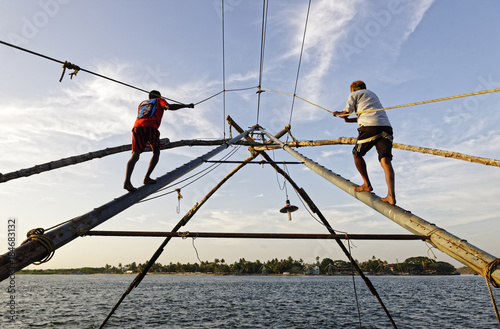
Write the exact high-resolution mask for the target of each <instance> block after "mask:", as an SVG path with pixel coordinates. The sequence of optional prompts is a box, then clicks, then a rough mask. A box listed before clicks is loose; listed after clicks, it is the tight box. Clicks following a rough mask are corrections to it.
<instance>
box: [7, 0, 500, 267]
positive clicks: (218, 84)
mask: <svg viewBox="0 0 500 329" xmlns="http://www.w3.org/2000/svg"><path fill="white" fill-rule="evenodd" d="M308 3H309V2H308V1H306V0H294V1H288V0H287V1H285V0H270V1H269V4H268V12H267V21H266V22H267V24H266V33H265V47H264V56H263V61H262V63H263V64H262V70H260V67H261V49H262V48H261V40H262V38H261V36H262V25H263V24H262V18H263V4H262V2H261V1H242V0H232V1H229V0H227V1H225V2H224V15H222V10H221V1H219V0H213V1H212V0H183V1H181V0H178V1H174V0H171V1H140V2H139V1H117V0H115V1H77V0H64V1H63V0H39V1H23V2H21V1H3V2H1V3H0V11H1V12H2V13H3V17H2V20H0V40H3V41H5V42H9V43H13V44H16V45H18V46H21V47H23V48H27V49H29V50H31V51H34V52H37V53H41V54H43V55H45V56H48V57H51V58H54V59H57V60H62V61H69V62H71V63H74V64H77V65H79V66H80V67H82V68H84V69H86V70H89V71H92V72H96V73H99V74H102V75H105V76H108V77H110V78H113V79H116V80H119V81H123V82H125V83H127V84H130V85H133V86H136V87H138V88H140V89H144V90H152V89H158V90H160V91H161V93H162V95H163V96H165V97H167V98H170V99H172V100H175V101H178V102H183V103H191V102H192V103H197V105H196V107H195V108H194V109H182V110H179V111H176V112H166V113H165V115H164V118H163V122H162V125H161V128H160V133H161V137H162V138H163V137H168V138H170V140H171V141H178V140H183V139H221V138H224V137H228V136H229V134H230V131H229V128H228V126H227V123H226V122H225V120H224V117H225V116H226V115H230V116H231V117H232V118H233V119H234V120H235V121H236V122H237V123H238V124H239V125H240V126H241V127H244V128H247V127H250V126H253V125H255V124H257V123H258V124H259V125H261V126H262V127H264V128H265V129H266V130H267V131H269V132H270V133H273V134H276V133H277V132H278V131H280V130H281V129H282V128H283V127H284V126H285V125H286V124H288V123H291V126H292V133H293V136H294V137H295V138H297V139H298V140H322V139H334V138H338V137H355V136H356V134H357V131H356V128H357V126H356V124H353V123H350V124H349V123H345V122H344V121H343V120H341V119H338V118H334V117H333V116H332V115H331V114H330V113H328V112H327V111H324V110H323V109H322V108H324V109H328V110H329V111H337V110H342V109H343V108H344V106H345V103H346V100H347V97H348V95H349V85H350V84H351V82H352V81H354V80H363V81H365V82H366V85H367V87H368V89H370V90H372V91H374V92H375V93H376V94H377V95H378V96H379V98H380V100H381V103H382V104H383V105H384V106H386V107H388V106H396V105H401V104H408V103H413V102H418V101H424V100H430V99H436V98H441V97H447V96H453V95H459V94H464V93H469V92H475V91H480V90H487V89H493V88H499V87H500V66H499V65H498V58H500V33H499V32H500V25H499V23H498V17H499V15H500V2H498V1H496V0H484V1H465V0H461V1H452V0H441V1H430V0H422V1H413V0H411V1H410V0H408V1H404V0H400V1H398V0H394V1H363V0H355V1H353V0H338V1H326V0H312V1H311V7H310V13H309V19H308V24H307V30H306V33H305V39H304V40H305V42H304V45H303V49H302V40H303V37H304V27H305V23H306V16H307V15H306V14H307V9H308ZM223 16H224V19H222V17H223ZM223 23H224V34H223V33H222V26H223ZM223 41H224V42H223ZM223 46H224V47H223ZM301 54H302V57H301ZM300 58H301V61H300V70H298V68H299V59H300ZM223 67H224V68H225V70H223ZM0 70H1V72H2V74H1V76H2V79H0V96H1V97H0V125H1V129H2V131H3V138H2V139H1V140H0V152H1V153H2V156H1V159H0V172H1V173H8V172H12V171H16V170H19V169H23V168H29V167H32V166H34V165H37V164H42V163H46V162H49V161H54V160H58V159H61V158H65V157H69V156H74V155H78V154H83V153H87V152H91V151H97V150H101V149H105V148H107V147H114V146H120V145H124V144H130V143H131V128H132V125H133V123H134V120H135V116H136V111H137V105H138V104H139V103H140V102H141V101H142V100H144V99H146V98H147V94H146V93H144V92H142V91H139V90H136V89H132V88H130V87H127V86H124V85H121V84H117V83H114V82H112V81H109V80H106V79H102V78H99V77H97V76H94V75H91V74H88V73H86V72H82V71H81V72H79V73H78V74H77V75H76V76H75V77H73V78H72V79H70V77H69V76H68V75H67V73H69V72H68V71H67V72H66V75H65V77H64V79H63V80H62V82H59V78H60V76H61V72H62V68H61V65H60V64H58V63H56V62H53V61H50V60H47V59H45V58H41V57H37V56H34V55H32V54H29V53H25V52H21V51H19V50H14V49H12V48H10V47H7V46H4V45H0ZM224 73H225V74H224ZM297 76H298V78H297ZM259 80H261V81H262V87H263V88H266V89H268V90H266V91H265V92H263V93H261V94H260V100H259V97H258V94H257V93H256V91H257V88H256V86H258V85H259ZM224 83H225V86H226V89H227V90H232V89H244V88H250V89H247V90H243V91H232V92H227V93H226V94H225V102H224V98H223V96H222V95H218V96H216V97H213V98H211V99H209V100H206V101H204V100H205V99H207V98H208V97H210V96H212V95H215V94H217V93H218V92H220V91H222V90H223V84H224ZM295 86H297V91H296V94H297V95H298V96H300V97H302V98H304V99H306V100H308V101H309V102H311V103H313V104H316V105H318V106H314V105H312V104H310V103H307V102H304V101H302V100H300V99H296V100H295V101H293V97H291V96H289V95H285V94H282V93H287V94H293V93H294V89H295ZM273 91H279V92H281V93H276V92H273ZM499 101H500V94H499V93H491V94H485V95H481V96H472V97H468V98H460V99H455V100H450V101H444V102H437V103H432V104H426V105H419V106H412V107H406V108H401V109H393V110H389V111H387V114H388V116H389V118H390V120H391V123H392V126H393V129H394V138H395V142H397V143H402V144H409V145H415V146H422V147H430V148H437V149H443V150H448V151H456V152H461V153H465V154H469V155H474V156H480V157H486V158H493V159H500V149H499V147H498V145H500V128H499V125H498V122H499V119H500V111H499V107H500V106H499V105H498V104H499V103H500V102H499ZM224 103H225V106H224ZM232 132H233V133H234V130H233V131H232ZM285 139H286V138H282V140H285ZM210 149H212V148H211V147H199V146H196V147H182V148H174V149H168V150H164V151H162V153H161V156H160V162H159V164H158V166H157V167H156V169H155V171H154V172H153V177H158V176H161V175H164V174H165V173H167V172H169V171H171V170H173V169H175V168H177V167H179V166H181V165H182V164H184V163H187V162H188V161H190V160H191V159H193V158H194V157H197V156H200V155H202V154H204V153H206V152H208V151H209V150H210ZM351 150H352V146H351V145H330V146H321V147H313V148H311V147H310V148H300V149H298V151H299V152H300V153H302V154H303V155H305V156H307V157H309V158H311V159H313V160H314V161H317V162H319V163H321V164H322V165H323V166H325V167H326V168H328V169H330V170H332V171H333V172H335V173H337V174H339V175H341V176H342V177H344V178H346V179H349V180H351V181H352V182H354V183H357V184H360V183H361V177H360V176H359V174H358V173H357V171H356V169H355V167H354V163H353V159H352V155H351ZM231 151H236V152H235V154H234V155H232V157H231V158H230V160H233V161H239V160H243V159H244V158H246V157H247V156H248V155H249V152H248V149H247V148H246V147H240V148H237V147H231V148H230V149H228V150H227V151H225V152H223V153H222V154H220V155H219V156H218V157H216V159H220V158H222V157H223V156H225V155H227V154H229V152H231ZM130 155H131V153H130V152H123V153H119V154H116V155H112V156H108V157H104V158H101V159H95V160H92V161H88V162H85V163H82V164H78V165H74V166H68V167H64V168H61V169H57V170H53V171H50V172H45V173H41V174H38V175H33V176H30V177H25V178H19V179H15V180H11V181H8V182H5V183H2V184H1V185H0V223H3V224H0V245H1V246H2V248H4V250H5V252H6V251H7V225H8V220H9V219H11V218H15V219H16V230H17V239H18V243H20V242H21V240H23V239H24V236H25V232H27V231H28V230H30V229H33V228H37V227H42V228H45V229H48V228H50V227H52V226H54V225H57V224H59V223H62V222H64V221H67V220H69V219H72V218H74V217H77V216H80V215H83V214H85V213H87V212H89V211H91V210H92V209H94V208H96V207H98V206H101V205H103V204H105V203H107V202H109V201H111V200H113V199H114V198H117V197H119V196H121V195H123V194H124V193H126V191H125V190H124V189H123V188H122V186H123V181H124V176H125V166H126V162H127V161H128V159H129V158H130ZM269 155H270V156H271V157H273V158H274V159H275V160H276V161H280V162H282V161H296V159H295V158H293V157H291V156H290V155H289V154H288V153H286V152H285V151H283V150H276V151H272V152H269ZM393 155H394V159H393V166H394V169H395V173H396V194H397V201H398V206H400V207H402V208H404V209H406V210H409V211H411V212H412V213H413V214H415V215H417V216H419V217H421V218H423V219H425V220H426V221H428V222H431V223H434V224H436V225H437V226H439V227H441V228H444V229H445V230H447V231H448V232H450V233H452V234H454V235H456V236H458V237H460V238H462V239H465V240H467V241H468V242H469V243H471V244H473V245H475V246H476V247H478V248H480V249H483V250H485V251H486V252H488V253H490V254H492V255H494V256H496V257H498V255H499V254H500V240H499V239H498V235H499V234H500V222H499V220H498V201H496V200H497V196H496V195H497V194H498V193H499V192H500V187H499V186H498V183H497V182H498V181H499V179H500V169H499V168H497V167H491V166H483V165H480V164H475V163H469V162H464V161H460V160H454V159H447V158H442V157H437V156H432V155H425V154H419V153H412V152H408V151H402V150H397V149H395V150H394V151H393ZM150 156H151V155H150V154H149V153H145V154H143V155H142V156H141V158H140V160H139V162H138V164H137V166H136V168H135V170H134V173H133V176H132V182H133V184H134V185H136V186H139V185H140V184H141V182H142V179H143V176H144V174H145V172H146V169H147V165H148V162H149V159H150ZM258 159H259V158H258ZM366 161H367V164H368V172H369V175H370V178H371V180H372V183H373V185H374V193H375V194H377V195H379V196H381V197H383V196H385V195H386V193H387V187H386V184H385V180H384V175H383V171H382V168H381V166H380V165H379V164H378V160H377V154H376V151H375V150H372V151H370V152H369V153H368V154H367V156H366ZM207 166H208V165H205V166H203V167H200V168H199V169H197V170H195V172H199V171H200V170H201V169H204V168H206V167H207ZM234 166H235V164H222V165H220V166H218V167H217V168H216V169H215V170H213V171H212V172H210V174H208V175H206V176H204V177H202V178H199V179H196V180H194V179H192V180H193V182H192V184H190V185H188V186H185V187H184V185H185V184H186V183H180V184H179V185H177V186H172V187H171V188H169V189H168V190H167V191H169V192H172V191H173V190H174V189H175V188H178V187H182V189H181V194H182V196H183V198H182V199H181V200H180V201H179V200H178V199H177V194H176V193H170V194H167V195H165V196H163V197H160V198H157V199H154V200H151V201H147V202H143V203H139V204H136V205H134V206H132V207H130V208H129V209H127V210H125V211H123V212H121V213H120V214H118V215H117V216H115V217H113V218H111V219H109V220H108V221H106V222H105V223H103V224H102V225H100V226H98V227H97V228H96V229H99V230H133V231H141V230H144V231H171V230H172V228H173V227H174V226H175V225H176V224H177V222H178V221H179V220H180V219H181V218H182V217H183V216H184V214H185V213H186V212H187V211H188V210H189V209H190V208H191V207H192V206H193V205H194V204H195V203H196V202H198V201H199V200H200V199H201V198H202V197H203V196H204V195H205V194H206V193H207V192H208V191H209V190H210V189H211V188H212V187H213V186H214V185H215V184H216V183H217V182H219V181H220V180H221V179H222V178H223V177H224V176H225V175H226V174H227V173H228V172H229V171H231V170H232V168H234ZM285 169H286V170H287V172H289V174H290V176H291V177H292V178H293V179H294V181H295V182H296V183H297V185H299V186H301V187H303V188H304V189H305V191H306V192H307V193H308V194H309V195H310V197H311V198H312V200H313V201H314V202H315V204H316V205H317V206H318V208H319V209H320V210H321V211H322V213H323V214H324V215H325V217H326V218H327V219H328V221H329V222H330V224H331V226H332V227H333V228H334V229H335V230H336V231H338V232H348V233H351V234H354V233H357V234H383V233H387V234H406V233H408V232H407V231H406V230H405V229H403V228H402V227H400V226H399V225H397V224H396V223H394V222H392V221H391V220H390V219H388V218H386V217H384V216H383V215H381V214H379V213H378V212H376V211H374V210H372V209H371V208H369V207H367V206H366V205H365V204H363V203H361V202H360V201H358V200H356V199H354V198H352V197H351V196H350V195H348V194H346V193H345V192H343V191H342V190H340V189H339V188H337V187H336V186H334V185H332V184H331V183H329V182H328V181H326V180H324V179H323V178H321V177H320V176H319V175H317V174H315V173H314V172H312V171H311V170H309V169H307V168H306V167H304V166H302V165H296V164H289V165H286V168H285ZM287 196H288V198H289V199H290V202H291V203H292V204H294V205H297V206H298V207H299V210H298V211H297V212H295V213H293V215H292V221H288V220H287V217H286V215H284V214H282V213H280V212H279V209H281V208H282V207H283V206H284V205H285V201H286V198H287ZM182 230H185V231H190V232H241V233H252V232H263V233H266V232H270V233H271V232H272V233H327V231H326V229H325V228H324V227H323V226H322V225H320V224H319V223H318V222H317V221H316V220H314V218H312V217H311V215H310V214H309V213H308V211H307V210H306V209H305V207H304V205H303V204H302V203H301V201H300V199H299V197H298V196H297V194H296V193H295V192H294V191H293V189H292V188H291V186H290V185H289V184H284V180H283V178H282V177H278V176H277V175H276V173H275V171H274V170H273V169H272V168H271V167H269V166H264V168H261V166H259V165H253V164H252V165H247V166H245V167H244V168H243V169H242V170H240V171H239V172H238V173H237V174H236V175H235V176H234V177H233V178H232V179H230V180H229V181H228V182H227V183H226V184H225V185H224V186H223V187H222V188H221V189H220V190H219V191H218V192H217V193H216V194H215V195H214V196H213V197H212V198H210V199H209V201H208V202H207V203H206V204H205V205H204V206H203V207H202V208H201V209H200V210H199V211H198V213H197V214H196V215H195V216H194V217H193V218H192V219H191V221H190V222H189V223H188V225H186V226H185V227H183V229H182ZM162 241H163V239H162V238H135V237H134V238H123V237H83V238H78V239H75V240H73V241H72V242H70V243H69V244H67V245H65V246H64V247H62V248H60V249H58V250H57V251H56V253H55V256H54V258H53V259H52V260H50V262H49V263H46V264H43V265H40V266H34V265H31V266H29V268H75V267H85V266H104V265H105V264H110V265H112V266H117V265H118V264H120V263H121V264H123V265H125V264H130V263H132V262H136V263H144V262H145V261H146V260H148V259H149V258H150V257H151V256H152V255H153V253H154V252H155V251H156V249H157V248H158V246H159V245H160V244H161V242H162ZM351 247H352V250H351V251H352V254H353V257H354V258H355V259H357V260H359V261H365V260H368V259H371V258H372V256H375V257H376V258H380V259H382V260H387V261H388V262H389V263H391V262H403V261H404V260H405V259H407V258H409V257H413V256H427V257H430V258H432V259H435V260H436V261H445V262H449V263H451V264H453V265H454V266H457V267H458V266H461V265H462V264H461V263H459V262H457V261H455V260H454V259H452V258H451V257H449V256H447V255H446V254H444V253H442V252H441V251H439V250H437V249H435V248H431V246H430V245H429V244H426V243H424V242H422V241H360V240H356V241H352V243H351ZM197 254H198V256H197ZM289 256H291V257H292V258H294V259H303V261H304V262H308V263H312V262H315V261H316V258H317V257H320V259H323V258H326V257H328V258H332V259H343V260H345V259H346V258H345V256H344V254H343V253H342V251H341V250H340V248H339V247H338V245H337V244H336V243H335V242H334V241H307V240H253V239H252V240H237V239H201V238H198V239H194V240H193V239H192V238H187V239H172V241H171V242H170V243H169V244H168V246H167V247H166V249H165V251H164V253H163V254H162V256H161V257H160V258H159V260H158V261H159V262H160V263H162V264H168V263H170V262H173V263H176V262H181V263H195V262H199V261H200V260H201V261H213V260H214V259H215V258H217V259H224V260H225V261H226V263H232V262H234V261H238V260H239V259H240V258H244V259H246V260H252V261H255V260H261V261H266V260H270V259H274V258H278V259H282V258H288V257H289ZM198 257H199V258H198Z"/></svg>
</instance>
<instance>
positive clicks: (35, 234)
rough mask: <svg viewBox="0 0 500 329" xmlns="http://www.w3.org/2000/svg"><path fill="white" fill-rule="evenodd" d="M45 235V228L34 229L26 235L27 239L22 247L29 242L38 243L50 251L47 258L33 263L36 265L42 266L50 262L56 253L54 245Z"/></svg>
mask: <svg viewBox="0 0 500 329" xmlns="http://www.w3.org/2000/svg"><path fill="white" fill-rule="evenodd" d="M44 233H45V230H44V229H43V228H35V229H32V230H30V231H28V233H26V236H27V239H26V240H24V241H23V243H21V245H23V244H25V243H27V242H29V241H38V242H39V243H41V244H42V246H44V247H45V249H47V251H48V254H47V256H45V258H43V259H42V260H40V261H37V262H33V264H34V265H40V264H43V263H46V262H48V261H49V260H51V259H52V257H53V256H54V254H55V252H56V247H55V246H54V243H53V242H52V240H51V239H49V238H48V237H47V236H45V235H43V234H44Z"/></svg>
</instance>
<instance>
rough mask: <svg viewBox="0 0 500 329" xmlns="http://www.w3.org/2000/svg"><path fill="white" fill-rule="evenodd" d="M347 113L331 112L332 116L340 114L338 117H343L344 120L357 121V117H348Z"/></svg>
mask: <svg viewBox="0 0 500 329" xmlns="http://www.w3.org/2000/svg"><path fill="white" fill-rule="evenodd" d="M348 114H349V113H347V112H346V111H335V112H333V116H335V117H336V116H340V115H342V116H341V117H340V118H342V119H344V121H345V122H358V118H349V115H348Z"/></svg>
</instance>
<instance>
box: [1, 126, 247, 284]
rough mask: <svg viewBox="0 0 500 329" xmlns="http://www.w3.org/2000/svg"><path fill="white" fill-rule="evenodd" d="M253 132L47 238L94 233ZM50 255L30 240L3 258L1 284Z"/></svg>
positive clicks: (55, 240) (57, 241)
mask: <svg viewBox="0 0 500 329" xmlns="http://www.w3.org/2000/svg"><path fill="white" fill-rule="evenodd" d="M253 130H255V128H252V129H250V130H247V131H245V132H243V133H242V134H240V135H238V136H237V137H235V138H233V139H231V140H229V141H228V142H227V143H225V144H224V145H221V146H219V147H216V148H215V149H213V150H212V151H210V152H207V153H206V154H204V155H202V156H200V157H198V158H196V159H193V160H191V161H190V162H188V163H186V164H184V165H182V166H181V167H179V168H176V169H174V170H173V171H171V172H168V173H167V174H165V175H163V176H160V177H158V178H157V179H156V184H150V185H144V186H141V187H140V188H138V189H137V191H135V192H131V193H127V194H125V195H123V196H121V197H119V198H117V199H114V200H113V201H111V202H108V203H106V204H105V205H103V206H100V207H98V208H95V209H94V210H92V211H90V212H88V213H86V214H84V215H82V216H79V217H76V218H74V219H72V220H71V221H69V222H68V223H66V224H64V225H62V226H59V227H58V228H55V229H53V230H51V231H50V232H47V233H45V234H44V235H43V236H44V239H45V240H50V241H51V242H52V244H53V246H54V250H55V249H58V248H60V247H62V246H64V245H65V244H66V243H68V242H70V241H72V240H74V239H76V238H77V237H79V236H81V235H83V234H84V233H85V232H87V231H88V230H91V229H92V228H94V227H96V226H97V225H99V224H102V223H103V222H105V221H107V220H108V219H110V218H111V217H113V216H115V215H116V214H118V213H120V212H122V211H123V210H125V209H127V208H129V207H130V206H132V205H134V204H135V203H137V202H138V201H140V200H142V199H144V198H145V197H147V196H149V195H151V194H152V193H154V192H156V191H158V190H159V189H160V188H162V187H164V186H166V185H168V184H169V183H171V182H173V181H175V180H176V179H178V178H179V177H182V176H183V175H184V174H186V173H188V172H189V171H191V170H193V169H195V168H197V167H198V166H200V165H202V164H203V163H204V161H205V160H207V159H210V158H212V157H214V156H215V155H217V154H219V153H220V152H222V151H223V150H225V149H226V148H228V147H229V146H230V145H231V144H233V143H234V142H236V141H238V140H240V139H242V138H243V137H244V136H246V135H247V134H248V133H250V132H251V131H253ZM47 254H49V250H47V248H46V247H44V246H43V245H42V244H41V243H39V242H38V241H29V242H27V243H25V244H22V245H21V246H19V247H17V248H16V249H15V250H13V251H11V252H7V253H5V254H4V255H2V256H0V281H2V280H5V279H6V278H8V277H9V275H10V274H12V273H14V272H17V271H19V270H21V269H23V268H24V267H26V266H28V265H30V264H31V263H33V262H36V261H40V260H41V259H43V258H44V257H46V255H47Z"/></svg>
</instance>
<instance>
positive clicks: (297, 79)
mask: <svg viewBox="0 0 500 329" xmlns="http://www.w3.org/2000/svg"><path fill="white" fill-rule="evenodd" d="M310 9H311V0H309V5H308V7H307V14H306V24H305V26H304V35H303V36H302V46H301V48H300V57H299V65H298V67H297V77H296V78H295V88H294V89H293V95H294V97H293V99H292V108H291V110H290V119H289V120H288V124H289V125H290V124H292V114H293V105H294V104H295V95H296V94H297V85H298V82H299V73H300V64H301V62H302V53H303V52H304V43H305V41H306V31H307V22H308V21H309V11H310Z"/></svg>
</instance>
